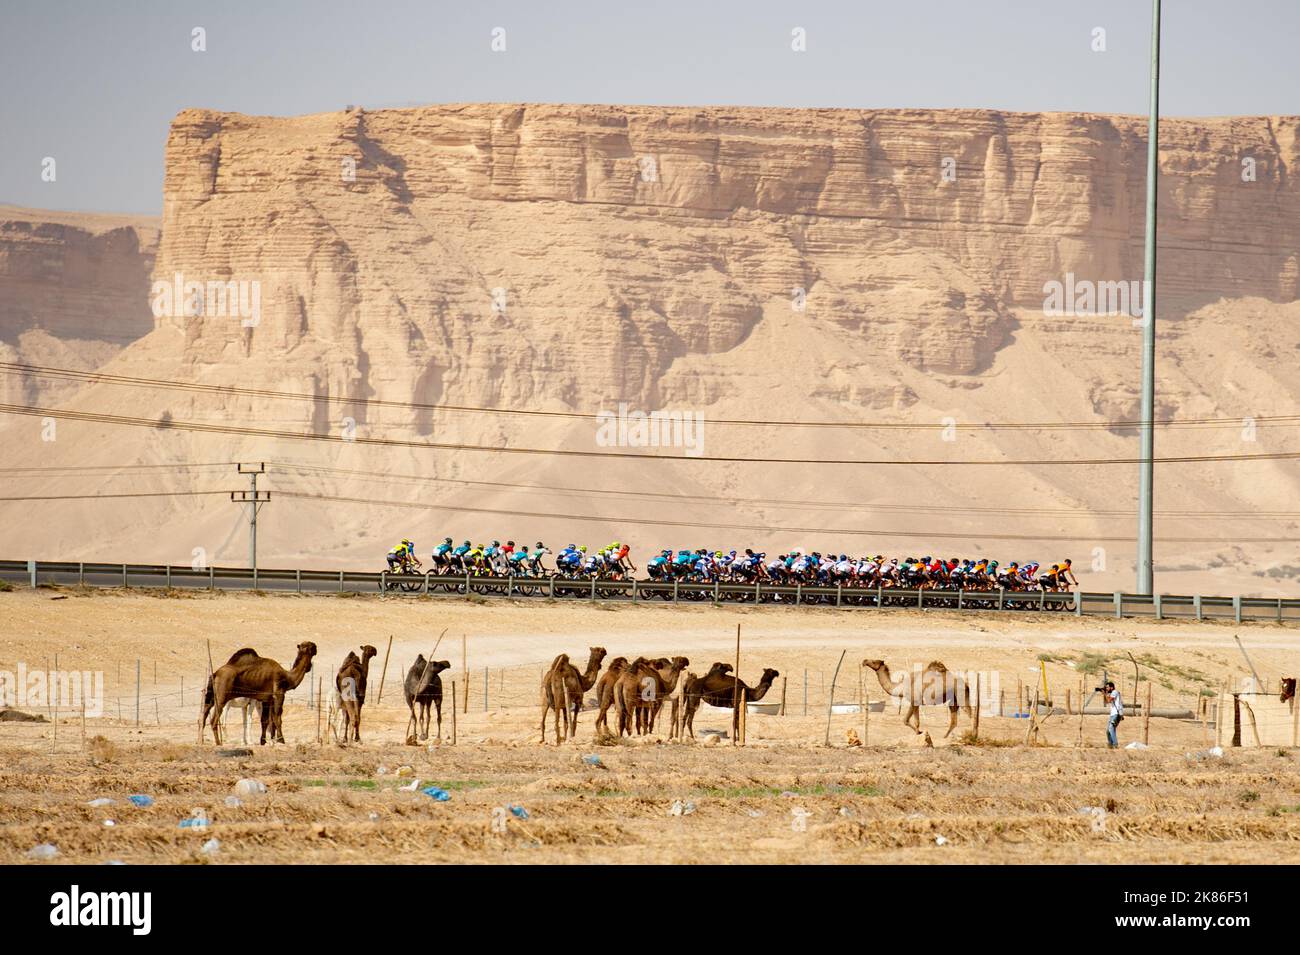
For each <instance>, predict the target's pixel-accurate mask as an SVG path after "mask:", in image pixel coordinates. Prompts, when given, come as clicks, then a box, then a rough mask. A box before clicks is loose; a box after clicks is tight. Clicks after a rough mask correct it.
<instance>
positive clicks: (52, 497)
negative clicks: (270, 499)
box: [0, 491, 230, 501]
mask: <svg viewBox="0 0 1300 955" xmlns="http://www.w3.org/2000/svg"><path fill="white" fill-rule="evenodd" d="M229 493H230V492H229V491H132V492H126V493H121V494H37V495H31V496H28V497H0V501H95V500H100V499H105V498H120V497H199V496H202V495H207V494H222V495H226V494H229Z"/></svg>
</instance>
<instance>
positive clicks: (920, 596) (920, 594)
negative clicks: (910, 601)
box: [916, 587, 925, 610]
mask: <svg viewBox="0 0 1300 955" xmlns="http://www.w3.org/2000/svg"><path fill="white" fill-rule="evenodd" d="M916 609H917V610H924V609H925V591H924V590H922V589H921V588H920V587H918V588H916Z"/></svg>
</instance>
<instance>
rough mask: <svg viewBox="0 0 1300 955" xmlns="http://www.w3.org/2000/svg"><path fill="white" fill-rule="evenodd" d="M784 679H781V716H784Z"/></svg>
mask: <svg viewBox="0 0 1300 955" xmlns="http://www.w3.org/2000/svg"><path fill="white" fill-rule="evenodd" d="M785 680H786V678H785V677H781V715H782V716H785Z"/></svg>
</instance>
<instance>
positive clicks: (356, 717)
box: [334, 644, 379, 743]
mask: <svg viewBox="0 0 1300 955" xmlns="http://www.w3.org/2000/svg"><path fill="white" fill-rule="evenodd" d="M378 652H379V651H378V650H376V649H375V648H374V647H372V646H370V645H369V644H367V645H366V646H364V647H362V648H361V657H360V659H358V658H357V655H356V654H355V653H353V652H351V651H348V655H347V657H346V659H344V661H343V666H341V667H339V672H338V676H336V677H335V678H334V686H335V688H336V689H337V690H338V693H339V709H341V710H342V711H343V741H344V742H347V738H348V730H349V728H351V731H352V738H353V739H354V740H355V741H356V742H358V743H359V742H361V707H362V706H364V705H365V702H366V675H367V674H368V673H369V672H370V658H371V657H373V656H374V655H375V654H377V653H378Z"/></svg>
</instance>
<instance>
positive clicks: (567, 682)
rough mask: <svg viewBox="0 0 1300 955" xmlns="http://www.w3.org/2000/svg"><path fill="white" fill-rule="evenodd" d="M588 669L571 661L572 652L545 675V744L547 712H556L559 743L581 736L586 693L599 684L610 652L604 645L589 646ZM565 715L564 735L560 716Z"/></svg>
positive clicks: (543, 680) (543, 700)
mask: <svg viewBox="0 0 1300 955" xmlns="http://www.w3.org/2000/svg"><path fill="white" fill-rule="evenodd" d="M589 649H590V652H591V655H590V656H589V657H588V658H587V669H586V671H585V672H579V671H578V668H577V667H575V666H574V665H573V664H572V663H570V662H569V655H568V654H567V653H561V654H560V655H559V656H558V657H556V658H555V660H554V662H553V663H551V668H550V670H548V671H547V672H546V674H545V675H544V676H543V677H542V743H543V744H544V743H545V742H546V714H547V713H548V712H549V711H551V710H554V711H555V742H556V743H557V744H558V743H560V742H562V741H563V740H565V739H573V737H575V736H577V735H578V713H579V712H580V711H581V710H582V695H583V694H584V693H586V692H587V691H588V690H590V689H591V688H592V687H593V686H595V685H596V677H597V676H598V675H599V674H600V664H601V661H602V660H604V659H605V653H606V652H607V651H606V650H605V648H604V647H591V648H589ZM561 714H563V715H564V735H563V736H561V735H560V715H561Z"/></svg>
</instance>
